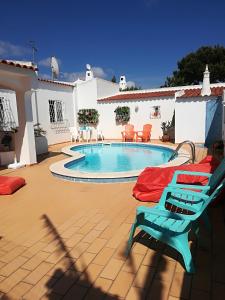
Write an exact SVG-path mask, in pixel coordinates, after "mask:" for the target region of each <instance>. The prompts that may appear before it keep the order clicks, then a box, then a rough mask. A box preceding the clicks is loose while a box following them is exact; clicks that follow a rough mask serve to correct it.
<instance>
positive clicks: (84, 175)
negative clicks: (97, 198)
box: [49, 142, 190, 183]
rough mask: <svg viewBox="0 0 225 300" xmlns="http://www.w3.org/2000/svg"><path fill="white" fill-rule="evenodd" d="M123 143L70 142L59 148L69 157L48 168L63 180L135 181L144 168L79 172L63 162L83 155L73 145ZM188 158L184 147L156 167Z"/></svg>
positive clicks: (178, 162)
mask: <svg viewBox="0 0 225 300" xmlns="http://www.w3.org/2000/svg"><path fill="white" fill-rule="evenodd" d="M112 143H116V144H125V143H126V142H94V143H93V142H91V143H82V144H78V145H77V144H72V145H70V146H66V147H63V148H62V149H61V152H62V153H64V154H66V155H68V156H70V157H69V158H65V159H63V160H60V161H58V162H55V163H53V164H52V165H50V167H49V169H50V171H51V173H52V174H53V175H54V176H56V177H59V178H61V179H64V180H69V181H79V182H95V183H100V182H102V183H106V182H108V183H113V182H128V181H135V180H136V179H137V177H138V176H139V175H140V173H141V172H142V171H143V170H144V169H140V170H134V171H128V172H110V173H94V172H92V173H88V172H81V171H78V170H70V169H68V168H65V164H68V163H70V162H72V161H74V160H77V159H82V158H84V157H85V155H84V154H81V153H79V152H75V151H72V150H71V148H73V147H76V146H77V147H80V146H85V145H97V144H112ZM126 144H129V145H131V144H134V145H137V144H138V145H145V146H147V145H152V146H158V147H161V148H167V149H168V148H169V149H173V150H175V149H176V147H175V146H168V145H166V146H164V145H161V144H146V143H140V142H139V143H134V142H127V143H126ZM189 160H190V154H189V152H188V151H186V150H184V149H180V150H179V151H178V156H177V157H176V158H175V159H174V160H172V161H170V162H168V163H166V164H163V165H159V166H157V167H161V168H165V167H172V166H178V165H183V164H185V163H187V162H188V161H189Z"/></svg>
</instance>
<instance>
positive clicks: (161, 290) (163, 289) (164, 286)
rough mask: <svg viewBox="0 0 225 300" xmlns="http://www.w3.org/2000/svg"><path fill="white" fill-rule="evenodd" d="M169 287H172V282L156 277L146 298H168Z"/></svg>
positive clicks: (165, 299) (163, 299)
mask: <svg viewBox="0 0 225 300" xmlns="http://www.w3.org/2000/svg"><path fill="white" fill-rule="evenodd" d="M169 289H170V283H168V282H166V281H161V280H158V279H154V280H153V283H152V285H151V288H150V291H149V292H148V294H147V298H146V299H147V300H151V299H160V300H167V298H168V296H169Z"/></svg>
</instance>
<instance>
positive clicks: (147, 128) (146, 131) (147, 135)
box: [136, 124, 152, 142]
mask: <svg viewBox="0 0 225 300" xmlns="http://www.w3.org/2000/svg"><path fill="white" fill-rule="evenodd" d="M151 130H152V125H151V124H145V125H144V126H143V130H142V131H137V132H136V142H138V140H141V141H142V142H148V141H150V139H151Z"/></svg>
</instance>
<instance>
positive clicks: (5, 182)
mask: <svg viewBox="0 0 225 300" xmlns="http://www.w3.org/2000/svg"><path fill="white" fill-rule="evenodd" d="M25 183H26V182H25V179H23V178H22V177H9V176H0V195H9V194H12V193H14V192H15V191H16V190H18V189H19V188H21V187H22V186H24V185H25Z"/></svg>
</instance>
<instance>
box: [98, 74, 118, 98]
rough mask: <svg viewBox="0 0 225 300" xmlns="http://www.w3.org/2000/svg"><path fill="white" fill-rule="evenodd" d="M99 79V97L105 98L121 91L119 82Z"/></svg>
mask: <svg viewBox="0 0 225 300" xmlns="http://www.w3.org/2000/svg"><path fill="white" fill-rule="evenodd" d="M96 80H97V98H98V99H99V98H104V97H108V96H111V95H115V94H117V93H119V84H118V83H114V82H111V81H108V80H104V79H102V78H96Z"/></svg>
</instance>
